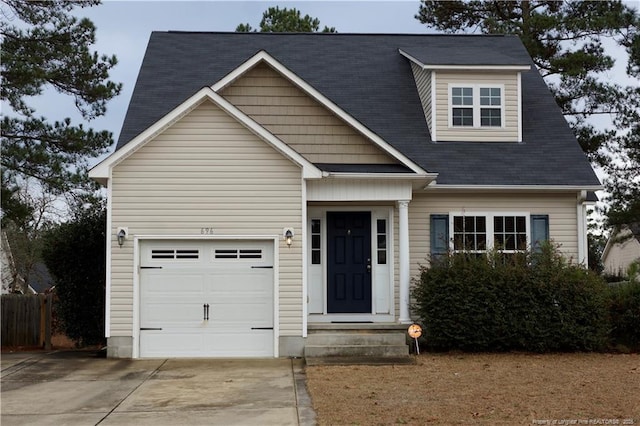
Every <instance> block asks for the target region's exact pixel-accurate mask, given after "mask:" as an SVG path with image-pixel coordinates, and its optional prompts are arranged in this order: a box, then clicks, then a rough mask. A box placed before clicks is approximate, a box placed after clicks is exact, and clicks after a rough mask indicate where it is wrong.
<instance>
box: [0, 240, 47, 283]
mask: <svg viewBox="0 0 640 426" xmlns="http://www.w3.org/2000/svg"><path fill="white" fill-rule="evenodd" d="M0 261H1V265H2V281H1V282H2V290H1V293H2V294H9V293H20V294H38V293H46V292H47V291H49V289H50V288H51V287H52V286H53V278H52V277H51V275H50V274H49V270H48V269H47V266H46V265H45V264H44V262H42V261H36V262H34V263H33V264H32V265H31V267H30V268H28V271H25V272H23V273H21V272H20V271H19V268H18V267H17V266H16V262H15V259H14V257H13V252H12V250H11V244H10V243H9V238H8V236H7V233H6V232H4V231H2V245H1V246H0ZM23 270H24V268H23Z"/></svg>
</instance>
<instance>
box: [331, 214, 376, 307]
mask: <svg viewBox="0 0 640 426" xmlns="http://www.w3.org/2000/svg"><path fill="white" fill-rule="evenodd" d="M327 257H328V262H327V277H328V279H327V312H328V313H371V213H370V212H327Z"/></svg>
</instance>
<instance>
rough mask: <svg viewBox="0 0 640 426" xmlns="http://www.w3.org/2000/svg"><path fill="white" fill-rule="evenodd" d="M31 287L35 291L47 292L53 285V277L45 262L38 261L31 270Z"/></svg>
mask: <svg viewBox="0 0 640 426" xmlns="http://www.w3.org/2000/svg"><path fill="white" fill-rule="evenodd" d="M28 284H29V287H31V288H32V289H33V291H34V292H35V293H46V292H47V291H48V290H49V289H50V288H51V287H52V286H53V278H52V277H51V274H50V273H49V269H48V268H47V266H46V265H45V264H44V263H43V262H36V263H35V264H34V265H33V267H32V268H31V272H29V283H28Z"/></svg>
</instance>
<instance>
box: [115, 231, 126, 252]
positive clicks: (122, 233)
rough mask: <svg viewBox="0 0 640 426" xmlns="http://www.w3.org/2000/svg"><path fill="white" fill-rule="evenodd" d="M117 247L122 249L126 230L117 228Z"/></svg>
mask: <svg viewBox="0 0 640 426" xmlns="http://www.w3.org/2000/svg"><path fill="white" fill-rule="evenodd" d="M117 236H118V245H119V246H120V247H122V245H123V244H124V240H126V239H127V228H118V234H117Z"/></svg>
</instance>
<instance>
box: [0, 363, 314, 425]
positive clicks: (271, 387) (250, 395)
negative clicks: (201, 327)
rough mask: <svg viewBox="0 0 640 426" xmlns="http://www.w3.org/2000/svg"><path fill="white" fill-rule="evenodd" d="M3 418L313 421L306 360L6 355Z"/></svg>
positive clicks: (12, 421) (38, 421)
mask: <svg viewBox="0 0 640 426" xmlns="http://www.w3.org/2000/svg"><path fill="white" fill-rule="evenodd" d="M2 361H3V363H2V382H1V388H0V389H1V392H2V395H1V397H2V405H1V419H0V422H1V423H2V425H3V426H4V425H87V424H93V425H97V424H100V425H103V424H104V425H131V424H139V425H147V424H148V425H154V426H158V425H175V424H189V425H200V424H202V425H205V424H207V425H210V424H224V425H257V424H259V425H313V424H315V413H314V411H313V409H312V406H311V400H310V398H309V396H308V394H307V392H306V380H305V376H304V362H303V361H302V360H299V359H298V360H290V359H258V360H256V359H251V360H249V359H243V360H239V359H233V360H224V359H191V360H176V359H171V360H166V359H150V360H149V359H147V360H125V359H105V358H101V357H99V356H98V354H97V353H95V352H94V353H92V352H82V351H70V352H51V353H37V354H22V355H20V354H16V355H13V354H12V355H11V356H8V357H5V354H3V357H2Z"/></svg>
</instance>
